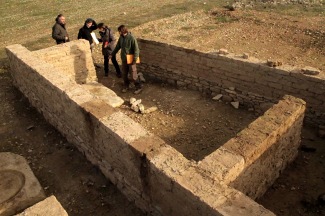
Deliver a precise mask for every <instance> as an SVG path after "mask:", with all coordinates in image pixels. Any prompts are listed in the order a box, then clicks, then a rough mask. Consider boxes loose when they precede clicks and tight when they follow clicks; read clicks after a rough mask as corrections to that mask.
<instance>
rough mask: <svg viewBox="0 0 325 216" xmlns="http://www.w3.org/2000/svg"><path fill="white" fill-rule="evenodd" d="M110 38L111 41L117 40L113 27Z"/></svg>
mask: <svg viewBox="0 0 325 216" xmlns="http://www.w3.org/2000/svg"><path fill="white" fill-rule="evenodd" d="M109 38H110V40H109V41H115V40H116V38H115V36H114V32H113V30H111V29H110V30H109Z"/></svg>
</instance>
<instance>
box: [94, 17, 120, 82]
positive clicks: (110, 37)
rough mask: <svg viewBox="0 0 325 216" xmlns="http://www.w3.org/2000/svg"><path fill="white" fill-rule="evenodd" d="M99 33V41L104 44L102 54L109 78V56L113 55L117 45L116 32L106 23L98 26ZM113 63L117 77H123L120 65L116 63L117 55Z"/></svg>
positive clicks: (113, 58) (106, 74) (113, 57)
mask: <svg viewBox="0 0 325 216" xmlns="http://www.w3.org/2000/svg"><path fill="white" fill-rule="evenodd" d="M97 27H98V31H99V34H100V37H101V38H100V39H99V41H100V42H102V43H103V44H102V54H103V56H104V72H105V76H108V72H109V67H108V63H109V59H110V58H109V56H110V55H111V54H112V52H113V50H114V48H115V45H116V38H115V36H114V32H113V30H112V29H110V28H109V27H108V26H106V25H105V24H104V23H99V24H98V26H97ZM111 59H112V63H113V65H114V67H115V71H116V76H117V77H118V78H120V77H122V75H121V70H120V66H119V65H118V63H117V61H116V55H114V56H112V58H111Z"/></svg>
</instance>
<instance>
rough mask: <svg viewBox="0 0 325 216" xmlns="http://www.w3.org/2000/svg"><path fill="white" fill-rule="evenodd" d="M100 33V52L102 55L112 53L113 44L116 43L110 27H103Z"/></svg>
mask: <svg viewBox="0 0 325 216" xmlns="http://www.w3.org/2000/svg"><path fill="white" fill-rule="evenodd" d="M99 34H100V37H101V38H100V40H99V41H100V42H103V45H102V53H103V55H104V56H108V55H110V54H112V52H113V50H114V48H115V45H116V38H115V36H114V32H113V31H112V29H110V28H105V32H99Z"/></svg>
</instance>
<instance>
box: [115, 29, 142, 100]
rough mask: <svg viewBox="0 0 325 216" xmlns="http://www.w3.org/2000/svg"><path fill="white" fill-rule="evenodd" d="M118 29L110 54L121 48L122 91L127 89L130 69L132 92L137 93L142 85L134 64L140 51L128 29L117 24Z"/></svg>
mask: <svg viewBox="0 0 325 216" xmlns="http://www.w3.org/2000/svg"><path fill="white" fill-rule="evenodd" d="M118 31H119V33H120V37H119V39H118V41H117V44H116V47H115V49H114V50H113V52H112V55H111V56H114V55H116V53H117V52H118V51H119V50H121V60H122V76H123V80H124V85H125V87H124V88H123V90H122V92H127V91H128V90H129V85H130V80H129V78H128V75H129V72H130V71H131V78H132V82H133V83H134V85H135V92H134V94H139V93H140V92H141V91H142V85H141V81H140V79H139V77H138V74H137V66H136V62H137V61H138V60H139V53H140V50H139V46H138V42H137V40H136V39H135V38H134V37H133V35H132V34H131V32H128V29H127V28H126V27H125V26H124V25H121V26H119V27H118ZM128 60H129V62H128Z"/></svg>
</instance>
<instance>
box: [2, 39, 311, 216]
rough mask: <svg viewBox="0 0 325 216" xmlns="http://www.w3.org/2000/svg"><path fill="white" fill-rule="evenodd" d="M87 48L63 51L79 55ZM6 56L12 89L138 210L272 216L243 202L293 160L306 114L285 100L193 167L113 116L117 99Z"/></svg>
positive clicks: (34, 57)
mask: <svg viewBox="0 0 325 216" xmlns="http://www.w3.org/2000/svg"><path fill="white" fill-rule="evenodd" d="M86 45H87V47H88V44H85V43H84V42H83V41H73V42H70V43H68V44H66V46H69V47H71V48H72V47H75V46H78V47H80V46H81V48H80V49H82V50H83V49H84V48H85V47H86ZM6 50H7V55H8V57H9V60H10V67H11V73H12V77H13V80H14V84H15V85H16V86H17V87H18V88H19V89H20V90H21V91H22V92H23V93H24V94H25V95H26V97H28V99H29V101H30V103H31V104H32V105H33V106H35V107H36V108H37V109H38V110H39V112H41V113H42V114H43V115H44V117H45V118H46V119H47V120H48V121H49V122H50V123H51V124H52V125H54V126H55V127H56V128H57V129H58V130H59V131H60V132H61V133H62V134H64V135H65V136H66V138H67V139H68V140H69V142H72V143H74V144H75V145H76V146H77V148H78V149H79V150H80V151H81V152H83V153H84V154H85V155H86V157H87V158H88V160H90V161H91V162H92V163H93V164H94V165H97V166H98V167H99V168H100V169H101V171H102V172H103V173H104V175H105V176H106V177H107V178H108V179H110V180H111V181H112V182H113V183H114V184H116V186H117V187H118V188H119V189H120V190H121V191H122V192H123V193H124V194H125V195H126V197H128V198H129V199H130V200H132V201H134V202H135V203H136V205H137V206H139V208H141V209H143V210H144V211H146V212H149V213H150V214H152V215H171V216H173V215H175V216H176V215H189V216H191V215H193V216H195V215H274V214H273V213H272V212H270V211H269V210H267V209H265V208H264V207H263V206H261V205H259V204H257V203H256V202H254V201H253V199H251V198H250V197H248V196H246V195H245V194H248V195H250V196H251V197H253V198H254V197H257V196H258V195H260V194H261V193H262V192H263V191H264V190H265V189H266V188H267V186H269V184H264V182H263V181H261V180H262V179H264V178H265V176H266V174H267V180H268V181H269V182H273V181H274V179H275V178H276V177H277V176H278V173H279V171H280V170H281V169H283V167H284V166H285V164H286V163H288V162H289V161H290V160H292V158H293V157H294V156H295V154H296V150H297V146H298V144H299V141H300V136H299V135H300V130H301V124H302V119H303V115H304V109H305V104H304V102H303V101H301V100H300V99H296V98H294V97H291V96H287V97H286V98H284V99H283V100H282V101H281V102H279V103H278V104H277V105H275V106H273V107H272V108H271V109H270V110H269V111H268V112H267V113H266V114H265V115H263V116H261V117H260V118H259V119H258V120H257V123H255V124H254V123H252V124H251V125H250V126H249V127H248V129H247V130H244V131H243V132H241V133H240V134H239V135H238V137H236V138H234V139H233V140H231V141H229V142H228V143H226V144H225V145H224V146H223V147H222V148H221V149H219V150H217V151H216V152H214V153H212V154H211V155H210V156H207V157H206V158H205V159H204V160H202V161H200V162H194V161H189V160H187V159H186V158H185V157H184V156H183V155H182V154H180V153H179V152H178V151H176V150H175V149H174V148H172V147H171V146H169V145H168V144H167V143H165V142H164V141H163V140H162V139H160V138H159V137H156V136H155V135H153V134H151V133H149V132H148V131H146V130H145V129H144V128H143V127H142V126H141V125H139V124H138V123H136V122H134V121H133V120H132V119H130V118H129V117H127V116H126V115H124V114H123V113H122V112H120V111H119V110H118V109H116V108H114V106H115V107H117V106H119V105H118V103H116V101H118V97H117V96H116V95H108V97H109V98H113V99H105V97H103V96H102V95H101V96H98V95H96V94H94V92H97V89H98V88H100V85H99V84H96V83H92V84H91V83H88V84H85V85H79V84H77V83H76V81H75V80H74V79H71V78H70V77H68V76H66V74H65V72H63V71H61V70H59V69H57V68H56V67H55V66H54V65H53V64H50V62H51V61H50V60H48V61H47V62H46V61H44V60H43V59H42V58H40V57H39V56H38V54H37V52H30V51H28V50H27V49H26V48H24V47H22V46H21V45H12V46H9V47H7V49H6ZM85 52H86V53H85V56H88V60H89V58H91V56H90V55H88V54H89V53H90V51H89V50H86V49H85ZM87 52H89V53H87ZM39 53H41V52H39ZM88 60H87V61H88ZM82 64H83V63H82ZM83 65H86V64H83ZM86 80H87V78H86ZM94 88H95V89H94ZM99 92H101V93H103V92H104V90H101V91H99ZM112 101H113V102H114V103H113V102H112ZM268 121H271V126H270V127H269V128H267V129H266V128H265V124H266V123H267V122H268ZM251 137H252V138H255V137H258V138H256V139H255V140H254V142H253V141H252V140H251ZM289 141H290V142H289ZM289 147H290V148H289ZM279 152H281V154H280V155H276V154H277V153H279ZM217 156H220V157H217ZM279 159H281V160H279ZM274 164H276V167H275V168H273V166H274ZM270 168H272V169H270ZM244 181H247V182H244ZM260 182H262V184H260ZM252 185H254V187H252ZM255 185H259V186H258V187H255ZM255 188H257V189H258V190H256V189H255ZM260 188H261V189H260ZM240 190H241V191H240Z"/></svg>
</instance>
